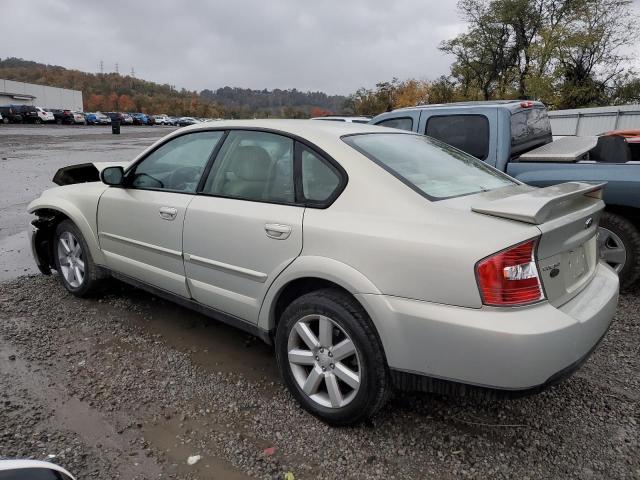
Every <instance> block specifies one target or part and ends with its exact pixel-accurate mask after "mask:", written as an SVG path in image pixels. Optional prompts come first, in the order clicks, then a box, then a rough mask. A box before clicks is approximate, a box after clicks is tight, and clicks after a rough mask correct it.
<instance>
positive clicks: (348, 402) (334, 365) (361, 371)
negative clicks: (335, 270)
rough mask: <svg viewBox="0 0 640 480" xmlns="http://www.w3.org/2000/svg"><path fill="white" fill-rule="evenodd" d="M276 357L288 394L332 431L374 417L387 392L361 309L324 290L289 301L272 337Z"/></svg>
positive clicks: (375, 342) (382, 364)
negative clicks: (333, 428)
mask: <svg viewBox="0 0 640 480" xmlns="http://www.w3.org/2000/svg"><path fill="white" fill-rule="evenodd" d="M276 357H277V360H278V366H279V369H280V372H281V375H282V377H283V379H284V382H285V384H286V385H287V387H288V389H289V391H290V392H291V393H292V394H293V396H294V397H295V398H296V400H298V402H299V403H300V404H301V405H302V406H303V407H304V408H305V409H306V410H307V411H309V412H310V413H312V414H313V415H315V416H317V417H319V418H320V419H322V420H324V421H325V422H327V423H329V424H331V425H352V424H356V423H359V422H361V421H363V420H366V419H367V418H370V417H371V416H373V415H374V414H375V413H376V412H377V411H378V410H379V409H380V408H381V407H382V406H383V405H384V403H385V402H386V400H387V398H388V394H389V391H390V381H389V372H388V369H387V365H386V360H385V357H384V353H383V350H382V346H381V344H380V341H379V339H378V337H377V335H376V333H375V330H374V327H373V325H372V324H371V321H370V320H369V317H368V316H367V314H366V312H365V311H364V310H363V308H362V307H361V305H360V304H359V303H358V302H357V301H356V300H355V299H354V298H353V297H352V296H350V295H349V294H347V293H345V292H341V291H339V290H333V289H325V290H319V291H315V292H312V293H308V294H306V295H303V296H301V297H299V298H298V299H296V300H294V301H293V302H292V303H291V304H290V305H289V306H288V307H287V308H286V309H285V311H284V313H283V314H282V317H281V319H280V322H279V324H278V328H277V332H276Z"/></svg>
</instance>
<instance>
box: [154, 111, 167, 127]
mask: <svg viewBox="0 0 640 480" xmlns="http://www.w3.org/2000/svg"><path fill="white" fill-rule="evenodd" d="M153 119H154V120H155V122H156V125H170V123H171V121H170V120H169V117H168V116H167V115H164V114H163V115H154V116H153Z"/></svg>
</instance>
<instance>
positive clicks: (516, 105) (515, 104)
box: [394, 100, 545, 112]
mask: <svg viewBox="0 0 640 480" xmlns="http://www.w3.org/2000/svg"><path fill="white" fill-rule="evenodd" d="M523 102H527V103H530V104H531V106H530V107H527V108H533V107H544V106H545V105H544V103H542V102H538V101H530V100H486V101H484V100H478V101H470V102H452V103H433V104H426V105H414V106H413V107H403V108H397V109H395V110H394V112H397V111H403V110H413V109H423V108H464V107H504V108H508V109H509V110H519V109H520V108H523V107H522V105H521V104H522V103H523Z"/></svg>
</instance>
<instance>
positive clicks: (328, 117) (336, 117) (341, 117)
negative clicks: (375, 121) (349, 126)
mask: <svg viewBox="0 0 640 480" xmlns="http://www.w3.org/2000/svg"><path fill="white" fill-rule="evenodd" d="M310 120H371V117H364V116H357V115H356V116H353V115H325V116H324V117H313V118H311V119H310Z"/></svg>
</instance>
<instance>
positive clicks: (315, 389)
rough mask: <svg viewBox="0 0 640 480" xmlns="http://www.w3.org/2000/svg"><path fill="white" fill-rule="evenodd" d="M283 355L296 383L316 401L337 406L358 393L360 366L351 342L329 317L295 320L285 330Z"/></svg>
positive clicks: (317, 316) (316, 316)
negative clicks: (287, 333)
mask: <svg viewBox="0 0 640 480" xmlns="http://www.w3.org/2000/svg"><path fill="white" fill-rule="evenodd" d="M287 355H288V360H289V367H290V368H291V372H292V374H293V377H294V378H295V381H296V382H297V384H298V386H299V387H300V389H301V390H302V391H303V392H304V393H305V394H306V395H307V396H308V397H309V398H310V399H311V400H313V401H314V402H316V403H317V404H319V405H322V406H323V407H328V408H341V407H344V406H346V405H348V404H349V403H351V401H353V399H354V398H355V396H356V394H357V393H358V389H359V388H360V382H361V378H362V366H361V363H360V359H359V357H358V352H357V350H356V347H355V344H354V343H353V341H352V340H351V338H350V337H349V335H348V334H347V333H346V332H345V330H344V329H343V328H342V327H340V326H339V325H338V324H337V323H336V322H334V321H333V320H331V319H330V318H329V317H326V316H324V315H315V314H314V315H307V316H305V317H303V318H301V319H300V320H298V321H297V322H296V323H295V324H294V326H293V328H292V329H291V332H290V333H289V340H288V344H287Z"/></svg>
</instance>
